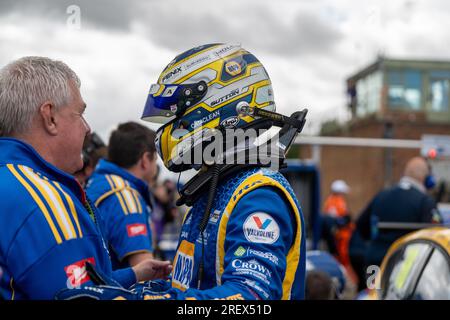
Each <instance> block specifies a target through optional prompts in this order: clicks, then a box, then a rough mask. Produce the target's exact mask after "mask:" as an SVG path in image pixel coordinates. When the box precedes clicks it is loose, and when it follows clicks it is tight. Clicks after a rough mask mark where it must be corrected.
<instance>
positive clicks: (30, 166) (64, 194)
mask: <svg viewBox="0 0 450 320" xmlns="http://www.w3.org/2000/svg"><path fill="white" fill-rule="evenodd" d="M0 150H1V153H0V194H2V197H0V208H1V210H0V268H2V270H3V277H2V278H1V279H0V293H1V294H2V296H3V298H4V299H53V297H54V296H55V294H56V293H57V292H58V291H59V290H61V289H63V288H71V287H77V286H84V285H91V284H92V283H91V281H90V279H89V276H88V275H87V273H86V270H85V262H86V261H89V262H91V263H92V264H93V265H95V267H96V268H97V269H98V270H100V271H101V272H102V273H103V274H105V275H107V276H110V277H112V278H114V279H115V280H117V281H118V282H119V283H120V284H121V285H122V286H124V287H129V286H130V285H132V284H133V283H134V282H135V281H136V279H135V275H134V272H133V271H132V269H131V268H127V269H123V270H118V271H115V272H113V271H112V266H111V261H110V257H109V254H108V251H107V249H106V246H105V244H104V241H103V237H102V234H101V229H100V228H99V225H98V224H97V223H96V220H97V213H96V210H95V209H94V208H93V210H91V214H90V213H89V211H88V210H87V206H89V205H88V200H87V198H86V196H85V193H84V191H83V189H82V188H81V186H80V185H79V184H78V183H77V181H76V180H75V179H74V178H73V177H72V176H70V175H68V174H66V173H64V172H63V171H61V170H59V169H58V168H56V167H54V166H53V165H51V164H50V163H48V162H46V161H45V160H44V159H43V158H42V157H41V156H40V155H39V154H38V153H37V152H36V151H35V150H34V149H33V148H32V147H31V146H30V145H28V144H26V143H24V142H22V141H20V140H16V139H11V138H0Z"/></svg>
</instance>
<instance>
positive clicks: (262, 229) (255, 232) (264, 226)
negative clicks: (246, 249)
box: [243, 212, 280, 244]
mask: <svg viewBox="0 0 450 320" xmlns="http://www.w3.org/2000/svg"><path fill="white" fill-rule="evenodd" d="M243 231H244V235H245V238H246V239H247V240H248V241H250V242H254V243H267V244H272V243H274V242H275V241H277V240H278V238H279V236H280V227H279V226H278V223H277V222H276V221H275V220H274V219H273V218H272V216H270V215H268V214H267V213H264V212H257V213H254V214H252V215H250V216H249V217H248V218H247V219H246V220H245V222H244V226H243Z"/></svg>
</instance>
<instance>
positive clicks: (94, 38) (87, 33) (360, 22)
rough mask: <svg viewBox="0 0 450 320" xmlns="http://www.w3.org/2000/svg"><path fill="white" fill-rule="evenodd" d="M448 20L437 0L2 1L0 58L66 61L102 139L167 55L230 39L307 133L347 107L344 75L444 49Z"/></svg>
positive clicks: (128, 115)
mask: <svg viewBox="0 0 450 320" xmlns="http://www.w3.org/2000/svg"><path fill="white" fill-rule="evenodd" d="M71 5H76V6H78V7H79V9H80V14H81V15H80V19H79V20H77V19H76V16H74V15H73V11H70V10H69V13H68V12H67V11H68V8H69V9H70V6H71ZM78 21H79V22H80V25H79V27H80V28H77V26H78V25H77V24H76V23H77V22H78ZM74 23H75V24H74ZM449 30H450V2H449V1H445V0H440V1H439V0H435V1H433V0H423V1H414V0H406V1H405V0H386V1H383V0H376V1H358V0H319V1H317V0H315V1H300V0H284V1H283V0H227V1H224V0H222V1H216V0H205V1H202V0H194V1H192V0H180V1H175V0H153V1H148V0H146V1H137V0H131V1H130V0H127V1H119V0H113V1H107V0H96V1H88V0H84V1H75V0H69V1H66V0H62V1H50V0H47V1H45V0H44V1H42V0H41V1H19V0H0V66H3V65H5V64H7V63H8V62H10V61H12V60H14V59H16V58H19V57H22V56H25V55H43V56H48V57H51V58H54V59H58V60H63V61H64V62H66V63H67V64H68V65H69V66H70V67H71V68H72V69H73V70H74V71H75V72H77V74H78V75H79V77H80V78H81V82H82V87H81V93H82V95H83V97H84V99H85V101H86V102H87V104H88V111H87V119H88V121H89V123H90V124H91V127H92V129H93V130H95V131H97V132H98V133H99V134H100V135H101V136H102V137H103V138H104V139H106V138H107V137H108V135H109V132H110V131H111V129H113V128H114V127H115V126H116V125H117V124H118V123H120V122H125V121H128V120H135V121H138V119H139V118H140V115H141V113H142V109H143V105H144V103H145V100H146V95H147V91H148V89H149V86H150V84H152V83H154V82H156V80H157V78H158V76H159V74H160V72H161V71H162V69H163V68H164V67H165V66H166V65H167V64H168V63H169V62H170V61H171V60H172V59H173V58H174V57H175V56H176V55H177V54H179V53H181V52H183V51H185V50H187V49H190V48H192V47H195V46H197V45H201V44H206V43H212V42H232V43H236V42H238V43H241V44H242V46H243V47H244V48H245V49H247V50H249V51H250V52H252V53H253V54H254V55H255V56H256V57H258V59H259V60H260V61H261V62H262V63H263V64H264V66H265V67H266V69H267V71H268V72H269V75H270V77H271V79H272V82H273V87H274V93H275V101H276V103H277V108H278V111H279V112H282V113H292V112H294V111H296V110H298V109H300V108H303V107H308V108H309V109H310V113H309V118H308V125H307V127H306V130H305V131H306V132H307V133H314V132H315V131H317V129H318V128H319V126H320V123H321V122H322V121H324V120H330V119H333V118H339V119H345V118H346V116H348V113H347V108H346V106H345V104H346V96H345V79H346V78H347V77H348V76H349V75H351V74H353V73H354V72H355V71H357V70H358V69H359V68H361V67H363V66H365V65H367V64H369V63H372V62H373V61H374V60H375V59H376V57H377V55H378V54H381V53H382V54H384V55H386V56H388V57H393V58H427V59H430V58H431V59H448V60H450V46H449V44H448V43H449V40H450V34H449V33H450V31H449Z"/></svg>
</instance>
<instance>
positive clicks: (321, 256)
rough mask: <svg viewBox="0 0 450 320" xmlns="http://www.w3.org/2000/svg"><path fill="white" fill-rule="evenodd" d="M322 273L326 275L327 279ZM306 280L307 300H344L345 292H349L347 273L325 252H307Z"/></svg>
mask: <svg viewBox="0 0 450 320" xmlns="http://www.w3.org/2000/svg"><path fill="white" fill-rule="evenodd" d="M321 273H325V274H326V275H327V277H325V276H324V275H323V274H321ZM327 278H329V280H328V279H327ZM306 279H307V280H306V292H307V295H306V299H307V300H308V299H309V300H317V299H321V300H331V299H338V300H341V299H343V298H344V291H345V290H347V291H348V281H347V273H346V271H345V268H344V266H343V265H341V264H340V263H339V262H338V261H337V260H336V259H335V258H334V257H333V256H332V255H331V254H329V253H328V252H325V251H319V250H313V251H307V252H306ZM328 281H329V282H331V285H330V286H331V289H332V290H331V294H330V293H329V289H328V286H329V285H328V284H327V283H328ZM308 286H309V288H308Z"/></svg>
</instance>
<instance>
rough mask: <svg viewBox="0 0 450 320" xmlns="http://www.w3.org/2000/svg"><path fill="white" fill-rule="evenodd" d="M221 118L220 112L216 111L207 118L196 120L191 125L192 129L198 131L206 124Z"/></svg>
mask: <svg viewBox="0 0 450 320" xmlns="http://www.w3.org/2000/svg"><path fill="white" fill-rule="evenodd" d="M219 116H220V111H219V110H216V111H214V112H212V113H210V114H208V115H207V116H205V117H203V118H201V119H200V120H196V121H194V122H193V123H191V128H192V129H196V128H198V127H201V126H202V125H203V124H204V123H207V122H209V121H211V120H214V119H216V118H218V117H219Z"/></svg>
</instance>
